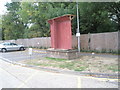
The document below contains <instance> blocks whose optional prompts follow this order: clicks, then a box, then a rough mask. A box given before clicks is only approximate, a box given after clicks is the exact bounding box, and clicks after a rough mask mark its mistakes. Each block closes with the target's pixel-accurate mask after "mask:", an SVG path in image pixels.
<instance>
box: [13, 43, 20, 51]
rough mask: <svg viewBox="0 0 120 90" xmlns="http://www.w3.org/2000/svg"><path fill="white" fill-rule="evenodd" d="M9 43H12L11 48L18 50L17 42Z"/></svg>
mask: <svg viewBox="0 0 120 90" xmlns="http://www.w3.org/2000/svg"><path fill="white" fill-rule="evenodd" d="M11 45H12V50H19V47H18V45H17V44H15V43H11Z"/></svg>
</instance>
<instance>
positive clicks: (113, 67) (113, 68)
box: [108, 65, 120, 72]
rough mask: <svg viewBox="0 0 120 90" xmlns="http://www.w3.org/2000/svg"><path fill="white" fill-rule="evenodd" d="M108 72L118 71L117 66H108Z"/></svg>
mask: <svg viewBox="0 0 120 90" xmlns="http://www.w3.org/2000/svg"><path fill="white" fill-rule="evenodd" d="M108 70H112V71H113V72H116V71H120V69H119V68H118V66H117V65H116V66H109V67H108Z"/></svg>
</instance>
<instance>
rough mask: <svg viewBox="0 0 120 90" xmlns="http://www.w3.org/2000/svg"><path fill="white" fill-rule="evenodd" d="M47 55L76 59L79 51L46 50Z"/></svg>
mask: <svg viewBox="0 0 120 90" xmlns="http://www.w3.org/2000/svg"><path fill="white" fill-rule="evenodd" d="M46 52H47V57H52V58H62V59H68V60H70V59H76V58H79V57H80V53H79V52H78V51H76V50H58V49H55V50H47V51H46Z"/></svg>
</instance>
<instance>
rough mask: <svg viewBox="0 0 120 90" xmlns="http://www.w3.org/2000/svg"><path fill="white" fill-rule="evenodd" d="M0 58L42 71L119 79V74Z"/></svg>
mask: <svg viewBox="0 0 120 90" xmlns="http://www.w3.org/2000/svg"><path fill="white" fill-rule="evenodd" d="M0 59H2V60H4V61H6V62H8V63H12V64H15V65H19V66H22V67H33V68H36V69H40V70H44V71H52V72H55V73H63V74H73V75H81V76H91V77H98V78H111V79H120V78H119V77H120V74H106V73H90V72H79V71H73V70H64V69H55V68H48V67H41V66H39V67H38V66H34V65H28V64H22V63H18V62H15V61H10V60H8V59H5V58H2V57H0Z"/></svg>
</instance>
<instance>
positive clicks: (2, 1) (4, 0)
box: [0, 0, 11, 15]
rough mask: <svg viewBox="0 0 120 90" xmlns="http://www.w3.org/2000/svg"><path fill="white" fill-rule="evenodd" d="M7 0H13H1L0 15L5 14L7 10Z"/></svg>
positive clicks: (8, 0)
mask: <svg viewBox="0 0 120 90" xmlns="http://www.w3.org/2000/svg"><path fill="white" fill-rule="evenodd" d="M7 2H9V3H10V2H11V0H0V15H3V14H4V13H5V12H6V7H5V6H4V5H5V4H6V3H7Z"/></svg>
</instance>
